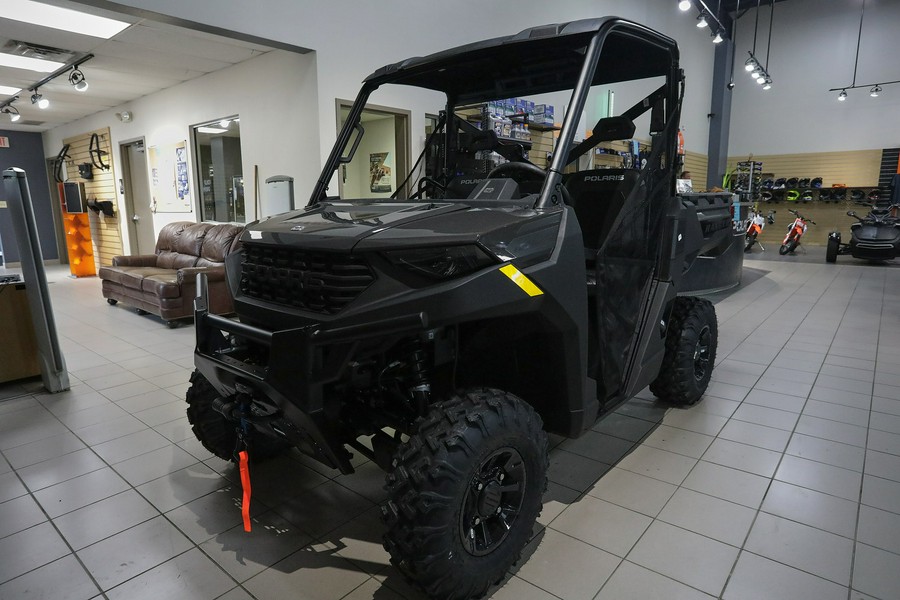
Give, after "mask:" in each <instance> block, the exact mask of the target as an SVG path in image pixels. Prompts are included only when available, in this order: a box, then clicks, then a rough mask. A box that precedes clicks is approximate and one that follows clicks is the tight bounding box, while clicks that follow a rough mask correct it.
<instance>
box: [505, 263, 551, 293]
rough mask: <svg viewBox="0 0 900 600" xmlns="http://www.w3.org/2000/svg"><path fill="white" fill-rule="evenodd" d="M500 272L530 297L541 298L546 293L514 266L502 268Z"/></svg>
mask: <svg viewBox="0 0 900 600" xmlns="http://www.w3.org/2000/svg"><path fill="white" fill-rule="evenodd" d="M500 272H501V273H503V274H504V275H506V276H507V277H509V278H510V279H511V280H512V282H513V283H515V284H516V285H517V286H519V287H520V288H522V289H523V290H524V291H525V293H526V294H528V295H529V296H540V295H541V294H543V293H544V292H543V290H541V288H539V287H538V286H536V285H535V284H534V282H533V281H531V280H530V279H528V278H527V277H525V274H524V273H522V271H520V270H518V269H517V268H515V267H514V266H513V265H506V266H505V267H500Z"/></svg>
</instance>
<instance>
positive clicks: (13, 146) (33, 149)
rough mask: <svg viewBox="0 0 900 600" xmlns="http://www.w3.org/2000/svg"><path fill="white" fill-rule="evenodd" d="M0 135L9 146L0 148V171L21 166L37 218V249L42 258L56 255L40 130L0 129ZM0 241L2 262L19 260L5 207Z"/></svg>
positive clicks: (1, 212) (0, 193) (0, 213)
mask: <svg viewBox="0 0 900 600" xmlns="http://www.w3.org/2000/svg"><path fill="white" fill-rule="evenodd" d="M0 136H3V137H8V138H9V148H0V171H5V170H6V169H8V168H10V167H19V168H21V169H25V174H26V175H27V176H28V187H29V188H30V189H31V202H32V204H33V205H34V216H35V219H36V220H37V230H38V237H39V238H40V241H41V253H42V254H43V255H44V260H55V259H58V258H59V254H58V252H57V250H56V232H55V230H54V227H53V209H52V208H51V206H50V188H49V187H48V183H47V167H46V163H45V158H44V143H43V141H42V139H41V134H40V133H29V132H24V131H5V130H3V129H0ZM3 195H4V193H3V188H2V186H0V200H6V198H4V197H3ZM0 244H2V245H3V260H4V262H6V263H10V262H19V247H18V245H17V244H16V232H15V231H14V230H13V227H12V223H10V217H9V209H6V208H0Z"/></svg>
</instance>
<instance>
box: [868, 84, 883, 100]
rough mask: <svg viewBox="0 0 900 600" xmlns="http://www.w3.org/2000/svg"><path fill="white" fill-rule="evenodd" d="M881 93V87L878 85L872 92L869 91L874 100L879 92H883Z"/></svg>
mask: <svg viewBox="0 0 900 600" xmlns="http://www.w3.org/2000/svg"><path fill="white" fill-rule="evenodd" d="M881 91H882V90H881V86H880V85H878V84H877V83H876V84H875V86H874V87H873V88H872V89H871V90H869V95H870V96H872V97H873V98H877V97H878V94H879V92H881Z"/></svg>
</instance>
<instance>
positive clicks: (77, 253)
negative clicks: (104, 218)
mask: <svg viewBox="0 0 900 600" xmlns="http://www.w3.org/2000/svg"><path fill="white" fill-rule="evenodd" d="M59 188H60V190H59V192H60V197H62V196H63V191H62V184H59ZM62 215H63V227H65V230H66V250H67V252H68V254H69V270H70V271H71V273H72V275H74V276H75V277H90V276H92V275H96V274H97V267H96V265H95V264H94V244H93V242H92V241H91V222H90V220H89V215H88V213H70V212H66V205H65V202H63V203H62Z"/></svg>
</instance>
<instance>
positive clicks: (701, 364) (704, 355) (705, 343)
mask: <svg viewBox="0 0 900 600" xmlns="http://www.w3.org/2000/svg"><path fill="white" fill-rule="evenodd" d="M711 339H712V334H711V333H710V331H709V326H706V327H704V328H703V329H702V330H701V331H700V335H699V336H698V337H697V345H696V346H695V347H694V379H696V380H697V381H703V379H704V378H705V377H706V374H707V373H708V372H709V346H710V340H711Z"/></svg>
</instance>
